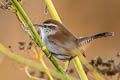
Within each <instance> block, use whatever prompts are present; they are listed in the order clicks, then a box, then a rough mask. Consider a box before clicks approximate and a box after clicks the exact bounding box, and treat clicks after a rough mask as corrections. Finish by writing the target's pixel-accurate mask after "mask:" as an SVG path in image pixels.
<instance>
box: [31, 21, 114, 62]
mask: <svg viewBox="0 0 120 80" xmlns="http://www.w3.org/2000/svg"><path fill="white" fill-rule="evenodd" d="M33 26H36V27H39V29H40V31H41V37H42V42H43V43H44V44H45V46H46V48H47V49H48V51H49V52H50V53H51V54H52V55H53V56H54V57H56V58H57V59H59V60H61V61H71V60H72V59H73V58H74V57H76V56H77V53H74V52H73V51H74V50H76V49H79V51H83V52H84V50H83V47H85V46H87V44H89V43H91V42H92V41H94V40H95V39H98V38H103V37H109V36H113V35H114V32H102V33H98V34H94V35H90V36H87V37H79V38H77V37H76V36H74V35H73V34H72V33H71V32H70V31H69V30H68V29H67V28H66V27H65V26H64V24H62V23H61V22H59V21H57V20H54V19H47V20H46V21H44V22H43V23H42V24H33Z"/></svg>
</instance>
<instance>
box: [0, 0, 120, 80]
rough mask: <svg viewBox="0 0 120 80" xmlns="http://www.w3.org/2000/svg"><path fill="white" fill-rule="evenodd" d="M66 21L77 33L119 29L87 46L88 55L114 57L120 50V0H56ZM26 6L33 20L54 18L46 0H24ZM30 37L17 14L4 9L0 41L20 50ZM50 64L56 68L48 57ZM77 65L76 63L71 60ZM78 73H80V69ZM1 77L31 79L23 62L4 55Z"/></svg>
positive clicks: (0, 15)
mask: <svg viewBox="0 0 120 80" xmlns="http://www.w3.org/2000/svg"><path fill="white" fill-rule="evenodd" d="M52 1H53V3H54V5H55V7H56V9H57V12H58V13H59V16H60V17H61V20H62V22H63V24H64V25H65V26H66V27H67V28H68V29H69V30H70V31H71V32H72V33H73V34H74V35H75V36H77V37H80V36H88V35H92V34H96V33H100V32H115V36H114V37H108V38H102V39H98V40H95V41H94V42H93V43H92V44H91V45H90V46H89V48H88V49H87V50H86V55H87V59H88V60H90V59H92V58H94V57H96V56H101V57H102V58H103V59H104V60H106V59H109V58H112V57H114V56H115V55H116V54H117V53H118V52H119V51H120V1H119V0H74V1H73V0H52ZM22 7H23V8H24V10H25V12H26V13H27V14H28V16H29V18H30V19H31V21H32V23H42V22H43V21H44V20H46V19H49V18H51V16H50V14H49V12H48V13H45V3H44V0H23V3H22ZM28 40H29V37H28V36H27V35H26V34H25V33H24V31H23V30H22V29H21V24H20V23H19V21H18V20H17V18H16V16H15V14H13V13H11V12H9V11H3V10H0V43H2V44H4V45H5V46H6V47H7V46H8V45H11V46H12V50H13V51H14V52H15V53H17V54H20V55H21V54H23V53H24V54H27V53H25V52H24V51H19V49H18V47H17V46H18V42H19V41H25V42H27V41H28ZM45 60H46V61H47V62H48V63H46V64H47V65H50V66H51V68H53V65H52V64H51V62H49V60H48V59H46V57H45ZM70 65H71V66H72V67H74V65H73V63H71V64H70ZM73 76H74V77H78V75H77V74H76V73H74V74H73ZM0 79H1V80H29V78H28V77H27V76H26V74H25V73H24V70H23V66H21V65H20V64H18V63H16V62H15V61H12V60H11V59H9V58H7V57H5V56H2V55H0Z"/></svg>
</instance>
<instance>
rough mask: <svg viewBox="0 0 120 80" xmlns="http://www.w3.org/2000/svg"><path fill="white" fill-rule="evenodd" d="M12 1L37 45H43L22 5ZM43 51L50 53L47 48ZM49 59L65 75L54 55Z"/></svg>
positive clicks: (47, 54) (14, 0)
mask: <svg viewBox="0 0 120 80" xmlns="http://www.w3.org/2000/svg"><path fill="white" fill-rule="evenodd" d="M11 1H12V2H13V4H14V5H15V7H16V9H17V10H18V12H19V13H20V14H21V16H22V17H23V19H24V21H25V22H26V23H27V24H28V27H29V29H30V30H31V32H32V36H33V38H34V40H35V41H36V43H37V44H38V46H40V47H41V48H43V47H45V45H44V44H43V43H42V41H41V40H40V36H39V35H38V33H37V32H36V30H35V28H34V27H33V24H32V23H31V21H30V19H29V18H28V16H27V14H26V13H25V12H24V10H23V9H22V7H21V6H20V4H19V3H18V2H17V0H11ZM43 52H44V53H45V55H46V56H49V55H50V53H49V51H48V50H47V49H44V50H43ZM49 59H50V61H51V62H52V63H53V65H54V66H55V67H56V69H57V70H58V71H60V72H61V73H63V74H64V75H65V72H64V71H63V69H62V68H61V67H60V66H59V64H58V63H57V61H56V60H55V59H54V57H50V58H49Z"/></svg>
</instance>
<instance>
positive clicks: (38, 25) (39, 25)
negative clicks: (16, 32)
mask: <svg viewBox="0 0 120 80" xmlns="http://www.w3.org/2000/svg"><path fill="white" fill-rule="evenodd" d="M33 26H35V27H43V24H33Z"/></svg>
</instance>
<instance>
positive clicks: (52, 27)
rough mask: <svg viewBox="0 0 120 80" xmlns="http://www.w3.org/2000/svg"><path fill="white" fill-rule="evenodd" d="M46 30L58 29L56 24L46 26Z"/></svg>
mask: <svg viewBox="0 0 120 80" xmlns="http://www.w3.org/2000/svg"><path fill="white" fill-rule="evenodd" d="M44 28H50V29H56V25H55V24H44Z"/></svg>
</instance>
